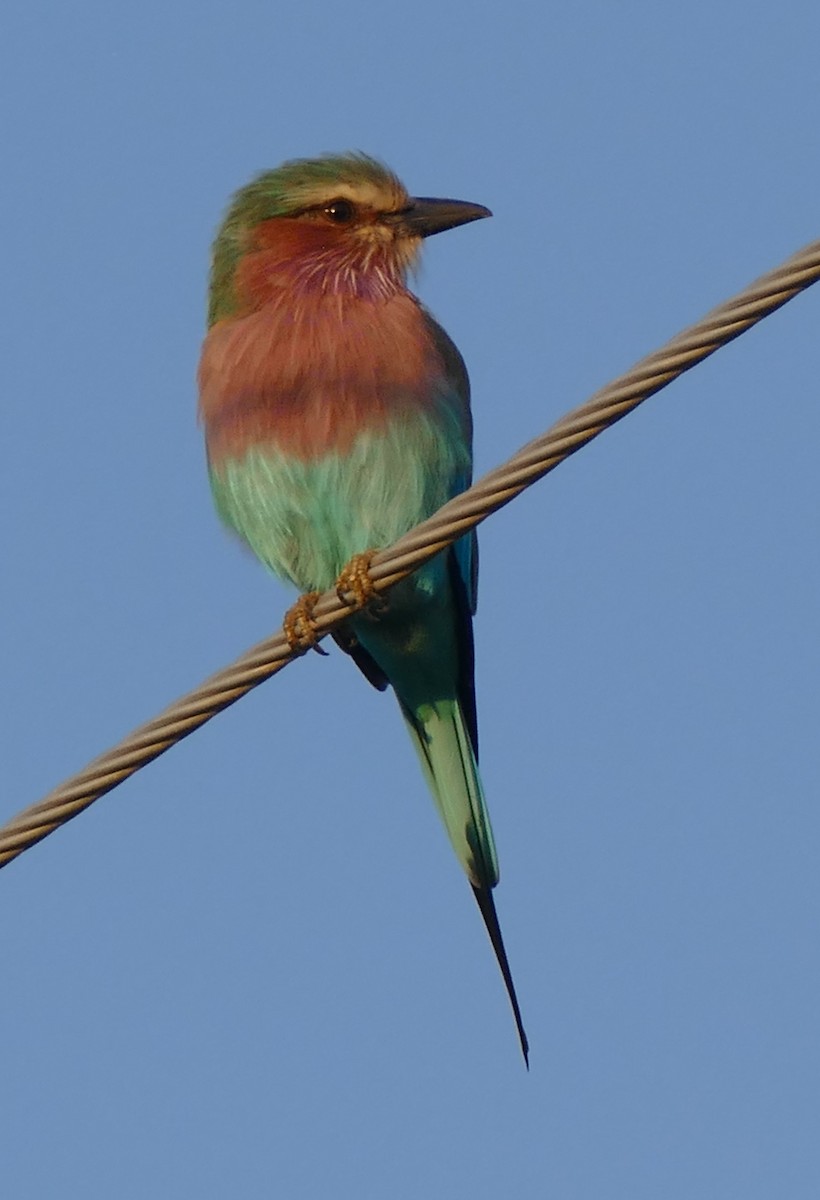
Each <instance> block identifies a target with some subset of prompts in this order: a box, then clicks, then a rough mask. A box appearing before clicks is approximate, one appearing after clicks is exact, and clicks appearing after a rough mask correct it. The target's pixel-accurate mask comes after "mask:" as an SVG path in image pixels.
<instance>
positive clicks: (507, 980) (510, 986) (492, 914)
mask: <svg viewBox="0 0 820 1200" xmlns="http://www.w3.org/2000/svg"><path fill="white" fill-rule="evenodd" d="M470 886H471V887H472V889H473V895H474V896H475V898H476V903H477V904H478V907H479V908H480V910H481V915H482V917H483V918H484V924H485V925H486V926H487V933H488V934H489V935H490V941H491V942H492V944H493V950H495V956H496V958H497V959H498V965H499V967H500V968H501V974H502V975H503V977H504V984H505V986H506V988H507V995H508V996H509V998H510V1004H511V1005H512V1010H513V1016H514V1017H515V1024H516V1028H517V1029H518V1039H519V1041H520V1042H521V1053H522V1054H523V1055H524V1062H525V1064H526V1067H527V1070H528V1071H529V1069H530V1044H529V1042H528V1041H527V1035H526V1033H525V1032H524V1023H523V1021H522V1020H521V1009H520V1008H519V1007H518V997H517V996H516V994H515V984H514V983H513V979H512V973H511V971H510V964H509V962H508V961H507V951H506V950H505V949H504V939H503V938H502V936H501V926H500V925H499V923H498V914H497V913H496V911H495V901H494V900H493V894H492V892H491V891H490V889H489V888H484V887H482V888H479V887H476V886H475V884H470Z"/></svg>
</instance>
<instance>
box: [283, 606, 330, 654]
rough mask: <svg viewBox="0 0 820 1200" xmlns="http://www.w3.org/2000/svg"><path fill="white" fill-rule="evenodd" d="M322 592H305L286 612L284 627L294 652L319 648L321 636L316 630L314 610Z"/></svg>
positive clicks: (300, 652) (302, 652) (299, 652)
mask: <svg viewBox="0 0 820 1200" xmlns="http://www.w3.org/2000/svg"><path fill="white" fill-rule="evenodd" d="M321 594H322V593H321V592H305V594H304V595H303V596H300V597H299V599H298V600H297V601H296V603H295V604H294V605H293V607H292V608H289V609H288V611H287V612H286V613H285V619H284V621H283V622H282V628H283V630H284V632H285V638H286V639H287V643H288V645H289V646H290V648H291V650H292V651H294V653H298V654H304V653H305V651H307V650H311V649H314V648H318V645H317V644H318V641H319V636H318V634H317V632H316V619H315V617H314V616H313V610H314V608H315V607H316V601H317V600H318V599H319V597H320V596H321Z"/></svg>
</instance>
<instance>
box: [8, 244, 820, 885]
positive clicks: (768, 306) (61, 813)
mask: <svg viewBox="0 0 820 1200" xmlns="http://www.w3.org/2000/svg"><path fill="white" fill-rule="evenodd" d="M818 278H820V242H813V243H812V244H811V245H809V246H806V247H805V249H803V250H801V251H799V252H798V253H797V254H795V255H794V256H793V257H792V258H790V259H788V260H787V261H786V262H785V263H783V264H782V265H781V266H779V267H777V268H776V269H775V270H774V271H770V272H769V273H768V274H767V275H764V276H762V277H761V278H760V279H758V280H757V281H756V282H755V283H753V284H751V285H750V286H749V287H748V288H746V289H745V290H744V291H742V292H740V293H739V294H738V295H737V296H735V297H733V298H732V299H731V300H728V301H726V303H725V304H721V305H720V306H719V307H718V308H716V309H714V310H713V311H712V312H711V313H709V314H708V315H707V316H706V317H704V318H703V320H701V321H699V322H698V323H697V324H696V325H693V326H692V327H691V328H689V329H686V330H684V331H683V332H682V333H680V334H678V335H677V337H674V338H673V339H672V340H671V341H670V342H667V344H666V345H665V346H663V347H662V348H661V349H660V350H656V351H655V352H654V353H653V354H650V355H648V357H646V358H644V359H641V361H640V362H639V363H637V364H636V365H635V366H634V367H633V368H632V369H631V370H630V371H627V372H626V374H625V375H621V376H619V377H618V378H617V379H615V380H613V382H612V383H610V384H609V385H608V386H607V387H605V388H602V389H601V390H600V391H598V392H595V394H594V395H593V396H591V397H590V399H589V400H587V402H586V403H585V404H582V405H581V406H580V408H576V409H573V411H572V412H570V413H567V415H566V416H564V417H562V418H561V419H560V420H559V421H558V422H557V423H556V424H555V425H553V426H552V428H551V429H550V430H548V431H547V432H546V433H545V434H543V435H542V436H541V437H538V438H536V439H535V440H534V441H532V442H530V443H528V445H526V446H524V447H523V449H521V450H519V452H518V453H517V454H515V455H514V456H513V457H512V458H511V459H509V461H508V462H506V463H504V464H503V465H502V466H500V467H498V468H496V469H495V470H494V471H491V472H490V473H489V474H488V475H485V476H484V477H483V479H480V480H478V482H477V483H475V484H474V485H473V486H472V487H471V488H470V489H469V490H468V491H466V492H462V494H461V495H459V496H456V497H455V499H453V500H450V501H449V502H448V503H447V504H445V505H444V506H443V507H442V508H440V509H439V510H438V512H437V513H434V515H433V516H432V517H430V518H428V520H426V521H423V522H422V523H421V524H420V525H417V526H416V527H415V529H411V530H410V532H409V533H406V534H405V535H404V537H402V538H400V539H399V540H398V541H397V542H395V543H394V544H393V546H391V547H389V548H388V549H385V550H381V551H379V553H378V554H376V555H375V556H374V557H373V559H372V562H371V564H370V577H371V580H372V583H373V586H374V588H375V590H376V591H378V592H382V591H385V590H386V589H387V588H389V587H392V586H393V584H395V583H398V582H399V580H401V579H404V578H405V577H406V576H407V575H409V574H411V572H412V571H414V570H415V569H416V568H417V567H419V566H421V565H422V563H425V562H427V561H428V559H430V558H432V557H433V555H435V554H437V553H438V552H439V551H440V550H442V549H444V548H445V547H446V546H448V545H450V544H451V543H452V542H454V541H455V540H456V539H457V538H458V537H460V536H461V534H463V533H465V532H466V531H467V530H468V529H471V528H472V527H473V526H475V525H478V524H479V523H480V522H481V521H483V520H485V519H486V518H487V517H488V516H489V515H490V514H491V513H493V512H496V511H497V510H498V509H499V508H502V507H503V506H504V505H505V504H509V502H510V501H511V500H512V499H513V498H514V497H515V496H517V495H518V494H519V493H520V492H522V491H523V490H524V488H527V487H529V486H530V485H531V484H533V483H535V481H536V480H537V479H541V478H542V476H544V475H546V474H547V473H548V472H549V471H551V470H553V469H554V468H555V467H557V466H558V464H559V463H560V462H563V461H564V459H565V458H568V457H569V455H570V454H574V453H575V451H576V450H579V449H580V448H581V447H582V446H584V445H586V443H587V442H589V441H591V440H592V439H593V438H594V437H597V435H598V434H599V433H601V432H602V431H603V430H604V429H608V428H609V426H610V425H613V424H614V423H615V422H616V421H619V420H620V419H621V417H624V416H626V414H627V413H628V412H631V411H632V409H633V408H636V407H637V406H638V405H639V404H640V403H641V402H642V401H643V400H646V399H647V398H648V397H649V396H651V395H653V394H654V393H655V392H657V391H660V389H661V388H663V387H665V386H666V385H667V384H668V383H671V381H672V380H673V379H676V378H677V377H678V376H679V375H682V374H683V372H684V371H687V370H689V369H690V368H691V367H693V366H695V365H696V364H697V363H699V362H702V361H703V360H704V359H705V358H708V357H709V355H710V354H713V353H714V352H715V350H718V349H719V348H720V347H721V346H725V345H726V344H727V343H728V342H730V341H732V340H733V339H734V338H736V337H738V336H739V335H740V334H741V333H743V332H744V331H745V330H747V329H748V328H750V326H752V325H755V324H756V323H757V322H758V321H761V320H762V319H763V318H764V317H766V316H768V315H769V313H772V312H774V311H775V310H776V309H778V308H780V306H781V305H783V304H785V303H786V302H787V301H788V300H790V299H791V298H792V297H793V296H795V295H797V294H798V293H799V292H801V291H803V290H804V289H805V288H807V287H809V286H810V285H811V284H813V283H815V282H816V281H817V280H818ZM351 599H352V598H351ZM354 608H355V606H354V604H352V603H350V604H347V603H345V602H344V601H343V600H341V599H340V598H339V597H338V596H337V595H336V593H335V592H333V591H329V592H325V593H324V594H323V595H322V596H321V597H320V598H319V600H318V601H317V602H316V605H315V608H314V609H313V615H314V619H315V624H316V630H317V633H318V635H319V637H323V636H324V635H325V634H327V633H329V632H330V630H331V629H333V628H334V627H335V626H336V625H338V624H339V623H340V622H341V621H342V620H344V618H345V617H347V616H349V615H350V613H351V612H352V611H354ZM294 656H295V655H294V652H293V651H292V650H291V649H290V647H289V646H288V643H287V641H286V639H285V636H284V634H283V632H282V631H279V632H278V633H276V634H274V636H273V637H271V638H268V639H267V640H266V641H264V642H260V643H259V645H257V646H254V647H253V649H251V650H249V651H248V652H247V653H246V654H244V655H243V656H242V657H241V658H240V659H238V660H237V661H236V662H235V663H234V664H233V665H232V666H230V667H227V668H225V669H224V670H222V671H219V672H218V673H217V674H216V675H213V676H211V678H210V679H208V680H206V682H205V683H204V684H202V686H201V687H199V688H197V689H196V690H195V691H193V692H190V693H189V694H188V695H187V696H183V698H182V699H181V700H179V701H177V703H176V704H172V705H171V706H170V708H166V709H165V710H164V712H162V713H160V714H159V716H158V717H155V718H154V719H153V720H152V721H149V722H148V724H146V725H142V726H140V728H139V729H136V730H135V731H134V732H133V733H132V734H130V735H129V736H128V737H127V738H125V739H124V740H123V741H122V742H120V743H119V745H117V746H115V747H114V748H113V749H112V750H109V751H108V752H107V753H105V754H103V755H101V756H100V757H99V758H96V759H94V761H93V762H91V763H89V765H88V766H87V767H86V768H85V769H84V770H82V771H80V772H79V774H77V775H74V776H72V777H71V778H70V779H67V780H66V781H65V783H63V784H61V785H60V786H59V787H58V788H55V790H54V791H52V792H50V793H49V794H48V795H47V796H46V797H45V799H43V800H41V801H40V802H39V803H38V804H34V805H32V806H31V807H30V808H27V809H25V810H24V811H23V812H21V813H19V814H18V815H17V816H16V817H14V818H12V820H11V821H9V822H8V824H7V825H5V826H3V827H2V828H0V867H1V866H5V864H6V863H8V862H10V861H11V860H12V859H13V858H16V857H17V855H18V854H22V852H23V851H24V850H27V849H29V847H30V846H33V845H35V844H36V843H37V842H39V841H40V840H41V839H42V838H44V837H46V836H47V835H48V834H49V833H51V832H52V831H53V830H55V829H57V828H59V826H60V825H64V824H65V822H66V821H70V820H71V818H72V817H76V816H77V815H78V813H81V812H82V811H83V810H84V809H86V808H88V806H89V805H90V804H93V802H94V801H95V800H97V799H99V797H100V796H103V795H105V793H106V792H110V791H111V789H112V788H114V787H116V786H117V784H118V783H122V781H123V780H124V779H127V778H128V777H129V776H130V775H133V774H134V772H135V771H138V770H139V769H140V768H141V767H144V766H145V765H146V764H147V763H149V762H152V761H153V759H155V758H157V757H159V755H160V754H163V753H164V752H165V751H166V750H168V749H170V747H171V746H173V745H175V744H176V743H177V742H178V741H180V740H181V739H182V738H184V737H187V735H188V734H189V733H193V731H194V730H195V729H198V728H199V727H200V725H204V724H205V722H206V721H209V720H210V719H211V717H214V716H216V714H217V713H218V712H221V711H222V710H223V709H224V708H227V707H228V706H229V705H231V704H234V703H235V702H236V701H237V700H239V699H240V698H241V697H242V696H244V695H245V694H246V693H247V692H249V691H251V689H252V688H255V687H257V686H258V685H259V684H260V683H263V682H264V680H266V679H269V678H270V677H271V675H274V674H276V672H277V671H280V670H281V669H282V667H285V666H287V664H288V663H289V662H290V661H291V660H292V659H293V658H294Z"/></svg>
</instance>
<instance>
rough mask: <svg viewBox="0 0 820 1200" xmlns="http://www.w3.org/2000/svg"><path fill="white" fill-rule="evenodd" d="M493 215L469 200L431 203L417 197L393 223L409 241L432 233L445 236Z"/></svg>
mask: <svg viewBox="0 0 820 1200" xmlns="http://www.w3.org/2000/svg"><path fill="white" fill-rule="evenodd" d="M492 215H493V214H492V213H491V212H490V210H489V208H485V207H484V205H483V204H471V203H470V202H469V201H468V200H431V199H430V197H429V196H414V197H413V198H412V199H411V201H410V203H409V204H408V206H407V208H405V209H402V211H401V212H397V213H394V214H393V219H394V220H395V221H396V223H397V224H398V225H399V226H400V228H401V230H402V232H403V233H406V234H407V235H408V236H409V237H430V235H431V234H432V233H443V232H444V230H445V229H455V227H456V225H466V224H467V222H468V221H480V220H481V218H482V217H491V216H492Z"/></svg>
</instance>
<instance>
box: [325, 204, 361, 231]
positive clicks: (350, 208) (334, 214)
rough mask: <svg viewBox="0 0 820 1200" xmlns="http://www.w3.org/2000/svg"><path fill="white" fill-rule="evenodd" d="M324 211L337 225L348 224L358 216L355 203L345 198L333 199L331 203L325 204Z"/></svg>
mask: <svg viewBox="0 0 820 1200" xmlns="http://www.w3.org/2000/svg"><path fill="white" fill-rule="evenodd" d="M323 212H324V214H325V216H326V217H329V218H330V220H331V221H333V222H334V224H336V225H347V224H349V223H350V222H351V221H352V220H353V218H354V217H355V216H356V208H355V205H353V204H352V203H351V202H350V201H349V200H344V199H339V200H331V202H330V204H326V205H325V207H324V209H323Z"/></svg>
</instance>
